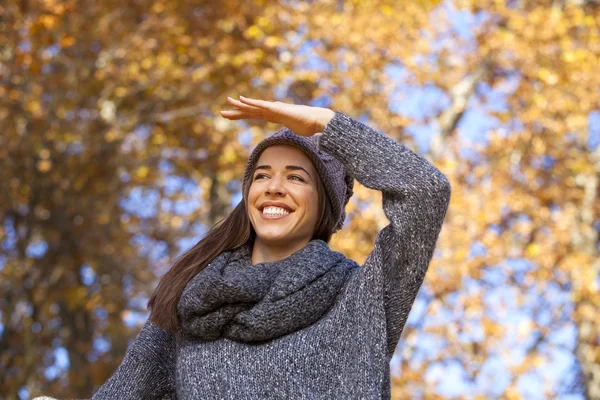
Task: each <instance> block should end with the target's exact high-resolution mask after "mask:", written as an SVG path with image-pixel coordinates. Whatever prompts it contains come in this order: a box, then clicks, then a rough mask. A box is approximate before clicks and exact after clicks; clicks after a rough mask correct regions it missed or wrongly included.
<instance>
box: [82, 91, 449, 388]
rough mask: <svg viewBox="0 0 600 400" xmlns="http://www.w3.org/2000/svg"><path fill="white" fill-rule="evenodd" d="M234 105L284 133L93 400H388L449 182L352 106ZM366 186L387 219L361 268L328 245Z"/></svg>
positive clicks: (186, 261)
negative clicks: (358, 189) (356, 192)
mask: <svg viewBox="0 0 600 400" xmlns="http://www.w3.org/2000/svg"><path fill="white" fill-rule="evenodd" d="M229 103H230V104H232V105H234V106H235V107H236V108H237V110H229V111H223V112H222V115H223V116H224V117H226V118H230V119H242V118H259V119H264V120H268V121H270V122H277V123H281V124H284V125H285V126H286V128H283V129H281V130H279V131H277V132H275V133H274V134H273V135H271V136H269V137H268V138H266V139H264V140H263V141H261V142H260V143H259V144H258V145H257V146H256V147H255V148H254V150H253V151H252V153H251V154H250V156H249V158H248V161H247V163H246V167H245V171H244V176H243V184H242V195H243V199H242V201H240V203H239V204H238V205H237V207H235V209H234V210H233V211H232V212H231V214H230V215H229V216H227V217H226V218H225V219H224V220H222V221H220V222H219V223H218V224H216V225H215V226H213V227H212V228H211V230H210V231H209V232H208V233H207V235H206V236H205V237H204V238H203V239H202V240H200V241H199V242H198V243H197V244H196V245H195V246H194V247H193V248H192V249H190V250H188V251H187V252H186V253H184V254H183V255H181V256H180V257H179V258H178V259H177V260H175V262H174V264H173V266H172V267H171V268H170V269H169V271H167V273H166V274H165V275H164V276H163V277H162V278H161V280H160V282H159V284H158V286H157V288H156V290H155V291H154V293H153V294H152V296H151V298H150V301H149V303H148V306H149V308H151V310H152V312H151V315H150V318H149V319H148V321H146V323H145V324H144V326H143V328H142V330H141V332H140V333H139V335H138V336H137V338H136V340H135V341H134V343H133V344H132V345H131V346H130V347H129V348H128V349H127V353H126V354H125V358H124V359H123V361H122V363H121V365H120V366H119V368H118V370H117V371H116V372H115V373H114V375H113V376H111V378H110V379H109V380H108V381H107V382H106V383H105V384H104V385H103V386H102V387H101V388H100V389H99V390H98V391H97V392H96V394H95V395H94V396H93V399H138V398H144V399H163V398H173V399H174V398H178V399H192V398H198V397H202V398H206V399H221V398H261V399H281V398H307V399H321V398H336V399H337V398H369V399H375V398H377V399H389V398H390V370H389V362H390V359H391V357H392V355H393V353H394V349H395V347H396V344H397V343H398V340H399V338H400V334H401V332H402V329H403V327H404V324H405V323H406V318H407V316H408V314H409V312H410V309H411V307H412V304H413V302H414V300H415V297H416V294H417V292H418V290H419V288H420V286H421V284H422V282H423V279H424V276H425V272H426V271H427V268H428V265H429V262H430V260H431V257H432V255H433V250H434V248H435V244H436V240H437V237H438V234H439V232H440V230H441V226H442V222H443V220H444V217H445V214H446V210H447V208H448V204H449V201H450V184H449V182H448V180H447V179H446V177H445V176H444V175H443V174H442V173H441V172H440V171H439V170H438V169H437V168H436V167H435V166H433V165H432V164H431V163H429V162H428V161H427V160H426V159H424V158H422V157H420V156H419V155H417V154H415V153H414V152H412V151H411V150H409V149H408V148H407V147H405V146H403V145H402V144H400V143H398V142H396V141H394V140H393V139H391V138H389V137H387V136H386V135H384V134H382V133H380V132H377V131H375V130H373V129H371V128H370V127H368V126H366V125H364V124H362V123H361V122H359V121H357V120H355V119H353V118H351V117H349V116H348V115H346V114H344V113H342V112H340V111H335V112H333V111H332V110H327V109H322V108H315V107H308V106H298V105H293V104H285V103H281V102H267V101H263V100H253V99H242V101H236V100H233V99H230V100H229ZM319 132H322V134H317V133H319ZM354 179H356V180H358V181H359V182H360V183H361V184H363V185H364V186H366V187H368V188H371V189H375V190H380V191H381V192H382V207H383V211H384V212H385V215H386V217H387V218H388V220H389V221H390V223H389V224H388V225H387V226H386V227H385V228H383V229H382V230H381V231H380V232H379V234H378V235H377V238H376V239H375V245H374V248H373V251H372V252H371V254H370V255H369V256H368V257H367V260H366V261H365V263H364V265H362V266H360V265H358V264H357V263H356V262H355V261H353V260H351V259H348V258H347V257H345V256H344V255H343V254H341V253H339V252H335V251H333V250H331V249H330V248H329V246H328V243H329V241H330V239H331V237H332V235H333V234H334V233H335V232H336V231H338V230H339V229H341V228H342V226H343V223H344V220H345V217H346V213H345V210H344V209H345V206H346V204H347V203H348V201H349V199H350V198H351V196H352V194H353V188H354Z"/></svg>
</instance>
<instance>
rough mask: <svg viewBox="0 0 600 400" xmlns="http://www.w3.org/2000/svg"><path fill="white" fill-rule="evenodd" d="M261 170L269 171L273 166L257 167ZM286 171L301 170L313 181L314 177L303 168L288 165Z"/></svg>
mask: <svg viewBox="0 0 600 400" xmlns="http://www.w3.org/2000/svg"><path fill="white" fill-rule="evenodd" d="M259 169H268V170H270V169H271V166H270V165H259V166H258V167H256V170H259ZM285 169H289V170H292V171H294V170H298V169H301V170H302V171H304V172H306V175H308V177H309V178H310V179H312V176H310V174H309V173H308V171H307V170H305V169H304V168H303V167H301V166H299V165H286V166H285Z"/></svg>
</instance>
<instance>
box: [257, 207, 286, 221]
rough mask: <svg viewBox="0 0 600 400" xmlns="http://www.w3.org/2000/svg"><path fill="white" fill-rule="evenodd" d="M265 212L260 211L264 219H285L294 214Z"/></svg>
mask: <svg viewBox="0 0 600 400" xmlns="http://www.w3.org/2000/svg"><path fill="white" fill-rule="evenodd" d="M266 208H268V207H266ZM266 208H265V209H266ZM259 211H260V210H259ZM263 211H264V210H262V211H260V215H261V217H263V219H283V218H285V217H287V216H288V215H290V214H291V213H292V212H289V211H285V212H271V213H268V212H267V213H265V212H263Z"/></svg>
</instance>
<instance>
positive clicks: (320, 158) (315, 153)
mask: <svg viewBox="0 0 600 400" xmlns="http://www.w3.org/2000/svg"><path fill="white" fill-rule="evenodd" d="M321 136H322V134H318V135H313V136H309V137H304V136H301V135H298V134H296V133H294V132H292V131H291V130H289V129H288V128H283V129H280V130H278V131H277V132H275V133H273V134H272V135H271V136H269V137H267V138H266V139H263V140H262V141H261V142H259V143H258V144H257V145H256V147H255V148H254V150H253V151H252V153H251V154H250V157H249V158H248V162H247V163H246V170H245V172H244V181H243V184H242V191H243V192H242V193H245V192H246V186H248V185H249V184H250V183H252V179H251V178H252V172H253V170H254V167H255V166H256V162H257V161H258V158H259V157H260V154H261V153H262V151H263V150H264V149H266V148H267V147H269V146H272V145H275V144H287V145H291V146H295V147H297V148H299V149H301V150H302V151H304V153H306V155H308V157H310V159H311V161H312V162H313V165H314V166H315V169H316V170H317V172H318V173H319V176H320V178H321V181H322V182H323V185H324V186H325V190H326V191H327V196H328V197H329V200H330V202H331V205H332V206H333V215H334V218H336V219H337V221H338V223H337V225H336V227H335V228H334V230H333V232H332V233H335V232H336V231H338V230H339V229H341V228H342V226H343V225H344V221H345V220H346V211H345V208H346V204H348V201H349V200H350V197H352V195H353V194H354V191H353V189H354V177H353V176H352V175H350V174H348V172H347V171H346V169H345V168H344V165H343V164H342V163H341V162H340V161H338V160H337V159H336V158H335V157H333V156H331V155H330V154H328V153H326V152H324V151H322V150H320V149H319V140H320V139H321Z"/></svg>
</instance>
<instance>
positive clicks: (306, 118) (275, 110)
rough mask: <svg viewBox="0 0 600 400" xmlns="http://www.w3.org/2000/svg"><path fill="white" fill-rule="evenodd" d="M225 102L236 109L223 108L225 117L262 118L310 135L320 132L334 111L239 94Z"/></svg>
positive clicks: (301, 133)
mask: <svg viewBox="0 0 600 400" xmlns="http://www.w3.org/2000/svg"><path fill="white" fill-rule="evenodd" d="M227 102H228V103H229V104H231V105H232V106H234V107H235V108H237V110H223V111H221V115H222V116H223V117H224V118H227V119H232V120H236V119H262V120H264V121H269V122H274V123H276V124H282V125H284V126H286V127H287V128H288V129H289V130H291V131H292V132H294V133H295V134H298V135H301V136H306V137H308V136H312V135H314V134H315V133H317V132H321V131H322V130H323V129H324V128H325V126H326V125H327V123H328V122H329V121H330V120H331V118H333V116H334V115H335V112H334V111H333V110H330V109H328V108H321V107H310V106H303V105H296V104H289V103H283V102H281V101H266V100H256V99H249V98H246V97H243V96H240V100H235V99H232V98H231V97H227Z"/></svg>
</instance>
